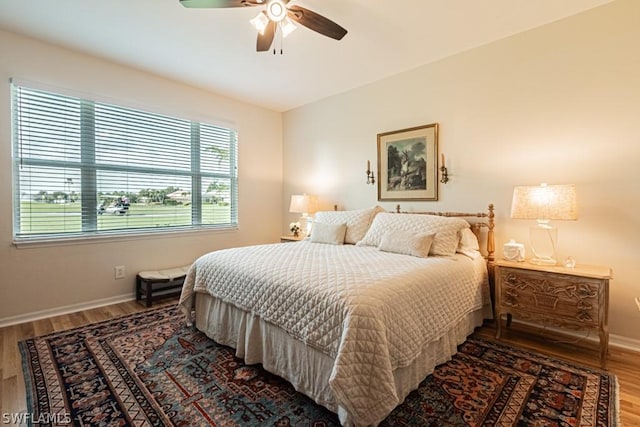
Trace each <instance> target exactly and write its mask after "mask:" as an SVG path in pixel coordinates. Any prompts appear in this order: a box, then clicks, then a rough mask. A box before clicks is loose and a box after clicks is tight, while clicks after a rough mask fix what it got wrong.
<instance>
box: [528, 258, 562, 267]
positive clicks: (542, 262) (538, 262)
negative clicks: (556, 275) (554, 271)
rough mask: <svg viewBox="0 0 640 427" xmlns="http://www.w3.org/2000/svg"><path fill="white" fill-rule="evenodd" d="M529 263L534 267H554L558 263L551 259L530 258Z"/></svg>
mask: <svg viewBox="0 0 640 427" xmlns="http://www.w3.org/2000/svg"><path fill="white" fill-rule="evenodd" d="M529 262H530V263H531V264H536V265H556V264H557V263H558V261H556V260H555V259H553V258H531V259H530V260H529Z"/></svg>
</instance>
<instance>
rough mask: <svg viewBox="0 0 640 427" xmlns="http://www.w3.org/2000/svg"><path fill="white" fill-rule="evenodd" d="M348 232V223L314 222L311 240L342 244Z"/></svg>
mask: <svg viewBox="0 0 640 427" xmlns="http://www.w3.org/2000/svg"><path fill="white" fill-rule="evenodd" d="M346 232H347V224H325V223H323V222H315V223H314V224H313V233H312V234H311V241H312V242H313V243H330V244H332V245H341V244H343V243H344V235H345V233H346Z"/></svg>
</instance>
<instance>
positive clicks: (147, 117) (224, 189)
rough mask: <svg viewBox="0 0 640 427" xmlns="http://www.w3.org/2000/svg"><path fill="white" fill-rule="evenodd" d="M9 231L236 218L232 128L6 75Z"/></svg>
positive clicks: (40, 232)
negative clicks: (37, 86)
mask: <svg viewBox="0 0 640 427" xmlns="http://www.w3.org/2000/svg"><path fill="white" fill-rule="evenodd" d="M12 103H13V112H12V114H13V141H14V142H13V149H14V150H13V153H14V155H13V159H14V206H15V208H14V236H15V240H16V241H29V240H41V239H52V238H54V239H55V238H69V237H76V236H93V235H113V234H124V233H132V232H141V231H167V230H176V229H178V230H179V229H193V228H202V227H230V226H235V225H236V224H237V200H238V179H237V133H236V131H235V130H232V129H226V128H223V127H219V126H213V125H210V124H205V123H198V122H193V121H188V120H182V119H176V118H173V117H167V116H164V115H160V114H155V113H149V112H145V111H139V110H134V109H130V108H123V107H119V106H115V105H109V104H105V103H100V102H95V101H91V100H86V99H79V98H74V97H69V96H64V95H58V94H54V93H49V92H44V91H40V90H34V89H29V88H26V87H22V86H17V85H12Z"/></svg>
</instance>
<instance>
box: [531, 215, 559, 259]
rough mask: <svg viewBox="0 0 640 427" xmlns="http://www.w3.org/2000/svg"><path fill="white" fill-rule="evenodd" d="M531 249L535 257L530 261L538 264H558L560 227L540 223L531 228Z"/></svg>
mask: <svg viewBox="0 0 640 427" xmlns="http://www.w3.org/2000/svg"><path fill="white" fill-rule="evenodd" d="M529 233H530V234H529V237H530V239H531V249H532V252H533V255H534V257H533V258H532V259H531V260H530V261H529V262H531V263H532V264H538V265H556V264H557V261H556V242H557V241H558V229H557V228H555V227H553V226H551V225H550V224H549V223H538V225H537V226H535V227H531V228H530V229H529Z"/></svg>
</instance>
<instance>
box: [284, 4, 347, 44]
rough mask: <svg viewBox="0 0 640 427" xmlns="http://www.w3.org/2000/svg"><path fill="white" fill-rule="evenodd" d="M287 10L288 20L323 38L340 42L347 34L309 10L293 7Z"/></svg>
mask: <svg viewBox="0 0 640 427" xmlns="http://www.w3.org/2000/svg"><path fill="white" fill-rule="evenodd" d="M288 10H289V13H288V16H289V18H291V19H293V20H294V21H296V22H297V23H299V24H300V25H304V26H305V27H307V28H309V29H311V30H313V31H316V32H318V33H320V34H322V35H324V36H327V37H331V38H332V39H336V40H341V39H342V38H343V37H344V36H345V34H347V30H345V29H344V28H342V27H341V26H340V25H338V24H336V23H335V22H333V21H332V20H330V19H328V18H325V17H324V16H322V15H319V14H317V13H315V12H313V11H311V10H309V9H306V8H304V7H300V6H295V5H294V6H289V8H288Z"/></svg>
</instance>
